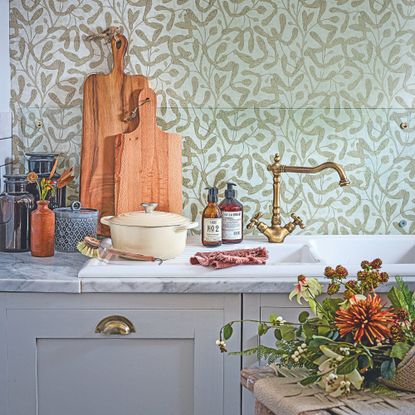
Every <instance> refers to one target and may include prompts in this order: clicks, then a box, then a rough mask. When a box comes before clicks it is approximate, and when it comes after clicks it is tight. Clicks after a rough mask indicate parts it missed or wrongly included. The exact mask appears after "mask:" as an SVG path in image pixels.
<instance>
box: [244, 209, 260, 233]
mask: <svg viewBox="0 0 415 415" xmlns="http://www.w3.org/2000/svg"><path fill="white" fill-rule="evenodd" d="M262 216H263V213H261V212H258V213H257V214H255V215H254V216H253V217H252V218H251V220H250V221H249V223H248V225H246V227H247V229H252V228H253V227H254V226H255V225H256V224H257V223H258V221H259V219H260V218H262Z"/></svg>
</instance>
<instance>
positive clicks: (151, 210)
mask: <svg viewBox="0 0 415 415" xmlns="http://www.w3.org/2000/svg"><path fill="white" fill-rule="evenodd" d="M141 206H142V207H143V209H144V212H141V211H140V212H128V213H122V214H121V215H118V216H104V217H102V218H101V223H102V224H104V225H108V226H109V227H110V229H111V239H112V245H113V247H114V248H115V249H119V250H121V251H130V252H134V253H138V254H141V255H146V256H153V257H155V258H160V259H163V260H164V259H172V258H175V257H177V256H179V255H180V254H182V253H183V251H184V248H185V246H186V237H187V230H188V229H192V228H195V227H197V226H198V224H197V222H192V221H190V219H188V218H186V217H184V216H181V215H178V214H175V213H169V212H159V211H155V208H156V207H157V203H142V204H141Z"/></svg>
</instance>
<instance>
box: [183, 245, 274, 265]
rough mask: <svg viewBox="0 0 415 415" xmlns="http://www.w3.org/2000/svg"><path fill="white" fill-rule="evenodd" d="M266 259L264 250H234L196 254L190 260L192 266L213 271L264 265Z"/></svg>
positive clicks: (261, 248)
mask: <svg viewBox="0 0 415 415" xmlns="http://www.w3.org/2000/svg"><path fill="white" fill-rule="evenodd" d="M267 259H268V251H267V250H266V248H263V247H259V248H249V249H235V250H233V251H210V252H196V253H195V254H194V256H192V257H191V258H190V263H191V264H192V265H203V266H204V267H212V268H215V269H222V268H229V267H235V266H237V265H265V264H266V262H267Z"/></svg>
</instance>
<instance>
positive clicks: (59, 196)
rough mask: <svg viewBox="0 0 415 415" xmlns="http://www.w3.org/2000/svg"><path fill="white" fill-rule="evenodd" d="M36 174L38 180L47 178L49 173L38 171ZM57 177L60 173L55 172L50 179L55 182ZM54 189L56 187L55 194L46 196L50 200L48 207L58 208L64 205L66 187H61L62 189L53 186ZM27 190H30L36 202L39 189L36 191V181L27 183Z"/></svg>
mask: <svg viewBox="0 0 415 415" xmlns="http://www.w3.org/2000/svg"><path fill="white" fill-rule="evenodd" d="M38 176H39V181H40V180H42V179H43V178H45V179H47V178H49V173H39V174H38ZM59 177H61V176H60V174H57V173H56V174H55V175H54V176H53V177H52V181H53V182H54V183H55V184H56V181H57V180H58V179H59ZM55 189H56V193H55V196H50V197H49V198H48V200H49V202H50V204H49V208H50V209H52V210H53V209H56V208H59V207H66V187H63V188H62V189H58V188H57V187H56V186H55ZM27 190H28V192H30V193H31V194H32V195H33V197H34V198H35V201H36V202H37V201H38V200H39V199H40V197H39V191H38V188H37V186H36V183H29V184H28V185H27Z"/></svg>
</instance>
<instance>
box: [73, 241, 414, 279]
mask: <svg viewBox="0 0 415 415" xmlns="http://www.w3.org/2000/svg"><path fill="white" fill-rule="evenodd" d="M258 246H265V247H266V248H267V250H268V253H269V260H268V261H267V265H265V266H263V265H255V266H251V265H249V266H240V267H232V268H227V269H221V270H215V269H212V268H206V267H202V266H198V265H190V264H189V258H190V257H191V256H192V255H194V254H195V253H196V252H198V251H202V252H206V251H209V250H210V249H209V248H206V247H203V246H201V245H200V242H199V238H197V239H195V238H193V239H192V238H189V242H188V244H187V246H186V250H185V252H184V253H183V255H181V256H180V257H178V258H175V259H172V260H168V261H165V262H164V263H163V264H162V265H160V266H158V265H156V264H154V263H149V262H136V261H128V260H120V259H117V258H116V257H115V258H113V259H111V260H110V261H100V260H96V259H95V260H91V261H89V262H88V263H87V264H86V265H85V267H84V268H83V269H82V270H81V271H80V273H79V277H80V278H138V279H146V278H156V279H157V278H165V279H167V280H171V279H174V280H175V281H178V280H186V279H188V278H198V281H201V280H203V279H204V280H205V281H208V282H209V283H214V281H215V279H216V278H225V279H226V280H229V281H231V280H232V281H236V280H241V279H242V280H244V281H248V280H249V279H251V280H253V281H258V278H263V279H264V281H265V280H267V279H272V278H277V279H278V278H283V279H284V278H286V279H289V280H290V281H293V280H294V279H295V278H296V277H297V276H298V275H300V274H304V275H307V276H310V277H311V276H314V277H323V274H324V268H325V267H326V266H327V265H331V266H336V265H337V264H342V265H344V266H345V267H346V268H347V269H348V270H349V273H350V275H353V274H354V275H356V272H357V271H358V270H359V269H360V263H361V261H362V260H364V259H367V260H372V259H374V258H381V259H382V260H383V267H382V269H383V270H384V271H386V272H388V273H389V274H390V275H391V276H395V275H401V276H415V236H410V235H407V236H406V235H403V236H401V235H396V236H394V235H386V236H383V235H373V236H366V235H340V236H303V235H291V236H290V237H289V238H287V240H286V241H285V242H284V243H283V244H270V243H268V242H266V241H265V240H264V239H263V238H254V239H253V238H247V239H245V240H244V241H243V243H241V244H239V245H222V246H221V247H220V248H218V249H220V250H225V251H226V250H234V249H240V248H254V247H258Z"/></svg>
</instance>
